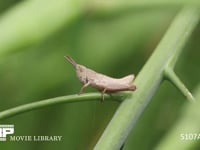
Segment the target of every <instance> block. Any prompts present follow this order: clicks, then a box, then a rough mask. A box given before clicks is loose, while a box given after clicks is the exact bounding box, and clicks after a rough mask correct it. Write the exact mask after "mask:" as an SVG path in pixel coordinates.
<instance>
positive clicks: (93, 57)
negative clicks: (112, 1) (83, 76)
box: [0, 0, 200, 150]
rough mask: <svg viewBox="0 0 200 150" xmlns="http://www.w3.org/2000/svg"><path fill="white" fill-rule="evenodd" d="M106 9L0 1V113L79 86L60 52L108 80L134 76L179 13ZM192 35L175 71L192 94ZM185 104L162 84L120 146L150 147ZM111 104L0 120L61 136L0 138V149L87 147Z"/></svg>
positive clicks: (195, 77)
mask: <svg viewBox="0 0 200 150" xmlns="http://www.w3.org/2000/svg"><path fill="white" fill-rule="evenodd" d="M85 2H86V1H85ZM118 2H119V0H118ZM114 6H115V5H114ZM109 7H110V9H109ZM109 7H108V8H107V7H104V5H102V7H101V4H96V5H95V3H93V1H87V5H86V4H84V1H83V2H82V1H81V2H80V1H78V0H76V1H69V0H63V1H57V2H53V1H47V0H43V1H39V0H29V1H22V0H1V1H0V110H1V111H3V110H6V109H8V108H12V107H15V106H18V105H21V104H26V103H30V102H35V101H39V100H42V99H47V98H52V97H57V96H62V95H70V94H75V93H78V91H79V90H80V88H81V84H80V83H79V81H78V79H77V78H76V74H75V72H74V70H73V68H72V66H71V65H70V64H69V63H68V62H66V60H65V59H64V57H63V56H64V55H70V56H71V57H73V58H74V59H75V60H76V61H77V62H78V63H80V64H84V65H86V66H88V67H89V68H92V69H94V70H96V71H98V72H101V73H104V74H107V75H109V76H112V77H122V76H125V75H128V74H132V73H134V74H135V75H136V76H137V74H138V72H139V70H140V69H141V68H142V66H143V65H144V64H145V62H146V60H147V59H148V58H149V57H150V55H151V53H152V52H153V50H154V48H155V47H156V45H157V44H158V43H159V41H160V40H161V38H162V36H163V35H164V34H165V31H166V30H167V28H168V27H169V25H170V23H171V22H172V21H173V18H174V16H175V15H176V14H177V12H178V11H179V10H180V8H178V7H172V8H171V7H167V8H166V9H161V7H158V8H156V6H155V7H152V6H151V7H149V8H145V7H142V8H140V7H139V6H137V7H135V8H133V9H130V8H127V9H125V8H123V9H120V8H118V7H116V8H115V7H114V8H113V7H112V6H109ZM163 8H164V7H163ZM65 10H66V12H65ZM108 10H110V11H108ZM52 14H53V15H52ZM199 33H200V32H199V26H198V27H197V29H196V30H195V32H194V33H193V35H192V37H191V39H190V41H188V43H187V46H186V47H185V49H186V50H185V51H184V53H182V55H181V58H180V59H179V61H178V64H177V65H176V69H175V71H176V72H177V74H178V76H179V77H180V78H181V79H182V81H183V82H184V83H185V84H186V86H187V87H188V88H189V89H190V90H192V91H193V90H194V89H195V88H196V87H197V85H198V83H199V77H200V69H199V58H200V52H199V51H198V49H199V48H200V46H199V38H200V36H199V35H200V34H199ZM147 76H148V74H147ZM144 80H145V79H144ZM94 91H96V90H95V89H92V88H88V89H86V91H85V92H94ZM184 103H187V101H186V100H185V98H184V97H183V96H182V95H181V94H180V93H179V91H177V89H175V88H174V87H173V86H172V85H171V84H170V83H168V82H164V83H163V84H162V85H161V86H160V88H159V90H158V91H157V93H156V95H154V97H153V99H152V101H151V102H150V104H149V105H148V106H147V108H146V110H145V112H144V113H143V114H142V116H141V117H140V119H139V120H138V122H137V124H136V126H135V128H134V129H133V131H132V133H131V134H130V136H129V138H128V140H127V143H126V145H125V147H124V149H126V150H131V149H133V148H134V149H137V150H149V149H153V147H155V146H156V145H157V144H158V143H159V141H160V140H161V138H162V137H163V136H164V135H165V134H166V133H167V131H168V130H169V129H170V127H171V126H172V125H173V124H174V122H175V121H176V119H177V118H178V116H179V113H180V111H181V110H182V109H181V108H182V105H183V104H184ZM118 105H119V103H118V102H114V101H106V102H104V103H101V102H100V101H97V102H80V103H70V104H61V105H56V106H51V107H46V108H43V109H40V110H36V111H31V112H28V113H24V114H20V115H18V116H15V117H12V118H9V119H4V120H1V121H0V124H14V125H15V134H14V135H16V136H17V135H61V136H63V137H62V141H61V142H0V149H15V150H18V149H20V150H26V149H29V150H31V149H37V150H46V149H48V150H54V149H69V150H85V149H87V150H88V149H92V147H93V146H94V145H95V143H96V142H97V140H98V138H99V137H100V135H101V133H102V132H103V130H104V128H105V127H106V125H107V124H108V122H109V120H110V119H111V117H112V115H113V114H114V112H115V110H116V109H117V107H118ZM141 141H142V142H141ZM141 143H142V144H141Z"/></svg>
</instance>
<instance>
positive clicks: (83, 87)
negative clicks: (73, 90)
mask: <svg viewBox="0 0 200 150" xmlns="http://www.w3.org/2000/svg"><path fill="white" fill-rule="evenodd" d="M89 85H90V82H87V83H86V84H84V85H83V86H82V88H81V90H80V92H79V93H78V95H80V94H82V93H83V90H84V89H85V88H86V87H87V86H89Z"/></svg>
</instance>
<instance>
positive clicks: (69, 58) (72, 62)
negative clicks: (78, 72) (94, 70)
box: [64, 56, 77, 67]
mask: <svg viewBox="0 0 200 150" xmlns="http://www.w3.org/2000/svg"><path fill="white" fill-rule="evenodd" d="M64 57H65V59H66V60H67V61H68V62H70V63H71V64H72V65H73V66H74V67H76V65H77V63H76V62H75V61H74V60H73V59H72V58H71V57H70V56H64Z"/></svg>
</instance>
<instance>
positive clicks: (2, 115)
mask: <svg viewBox="0 0 200 150" xmlns="http://www.w3.org/2000/svg"><path fill="white" fill-rule="evenodd" d="M120 96H121V95H117V97H120ZM101 98H102V95H101V94H100V93H90V94H81V95H77V94H76V95H69V96H61V97H55V98H50V99H46V100H41V101H38V102H32V103H29V104H24V105H21V106H18V107H14V108H11V109H7V110H5V111H1V112H0V119H6V118H9V117H12V116H15V115H17V114H20V113H24V112H28V111H32V110H35V109H39V108H43V107H47V106H51V105H55V104H61V103H74V102H85V101H96V100H99V101H100V100H101ZM104 98H105V99H108V98H110V96H109V95H107V94H105V95H104ZM115 98H116V97H115Z"/></svg>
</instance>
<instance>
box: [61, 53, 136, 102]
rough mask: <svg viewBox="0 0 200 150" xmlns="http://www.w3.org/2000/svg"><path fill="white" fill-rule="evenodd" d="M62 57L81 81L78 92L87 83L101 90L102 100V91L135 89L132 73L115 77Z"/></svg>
mask: <svg viewBox="0 0 200 150" xmlns="http://www.w3.org/2000/svg"><path fill="white" fill-rule="evenodd" d="M64 57H65V58H66V60H67V61H69V62H70V63H71V64H72V65H73V66H74V68H75V70H76V74H77V77H78V78H79V80H80V81H81V83H83V86H82V88H81V90H80V92H79V94H81V93H83V90H84V89H85V88H86V87H87V86H89V85H91V86H92V87H95V88H96V89H97V90H99V91H101V92H102V95H103V100H104V93H113V92H118V91H135V90H136V86H135V85H133V84H132V81H133V80H134V75H133V74H131V75H128V76H125V77H123V78H119V79H116V78H112V77H109V76H106V75H104V74H101V73H97V72H95V71H93V70H91V69H89V68H87V67H85V66H83V65H80V64H77V63H76V62H75V61H74V60H73V59H72V58H71V57H70V56H64Z"/></svg>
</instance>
